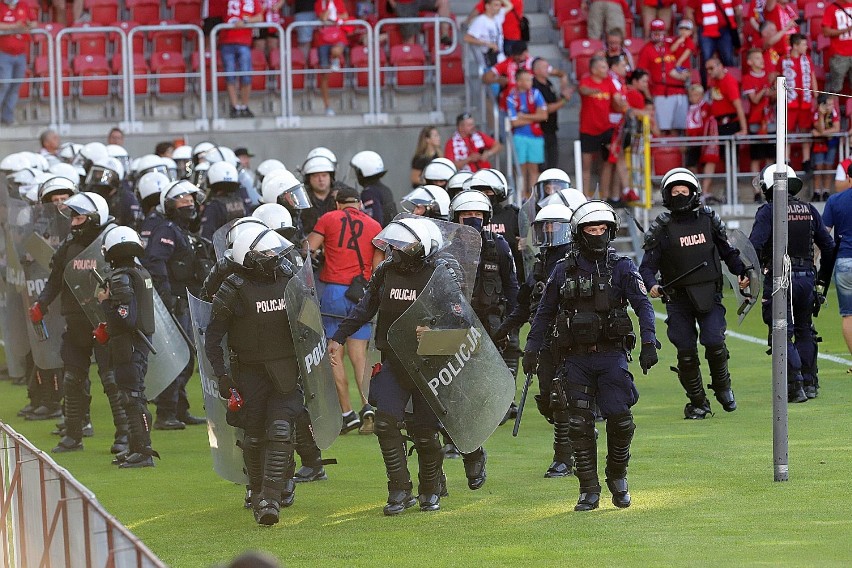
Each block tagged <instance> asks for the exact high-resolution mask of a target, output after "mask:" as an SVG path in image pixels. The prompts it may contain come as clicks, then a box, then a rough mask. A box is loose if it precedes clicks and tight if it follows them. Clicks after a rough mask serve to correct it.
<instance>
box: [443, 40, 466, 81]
mask: <svg viewBox="0 0 852 568" xmlns="http://www.w3.org/2000/svg"><path fill="white" fill-rule="evenodd" d="M462 54H463V51H462V46H461V45H459V46H458V47H456V49H455V51H453V52H452V53H450V54H449V55H442V56H441V84H442V85H464V59H463V58H462Z"/></svg>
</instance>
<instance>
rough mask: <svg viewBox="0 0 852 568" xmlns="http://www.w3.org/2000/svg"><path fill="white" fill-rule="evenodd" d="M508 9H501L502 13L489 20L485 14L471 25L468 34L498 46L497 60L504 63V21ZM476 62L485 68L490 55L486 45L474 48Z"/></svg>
mask: <svg viewBox="0 0 852 568" xmlns="http://www.w3.org/2000/svg"><path fill="white" fill-rule="evenodd" d="M506 13H507V10H506V8H501V9H500V12H499V13H498V14H497V15H496V16H494V17H493V18H489V17H488V16H486V15H485V14H480V15H479V16H477V17H476V18H474V20H473V21H472V22H471V23H470V27H469V28H468V29H467V33H469V34H470V35H472V36H473V37H475V38H476V39H478V40H480V41H486V42H488V43H493V44H496V45H497V51H498V55H497V59H498V61H502V60H503V58H504V57H505V56H504V55H503V20H505V19H506ZM474 53H476V60H477V61H478V62H479V65H480V67H482V68H484V67H485V54H486V53H488V48H487V47H485V46H484V45H477V46H474Z"/></svg>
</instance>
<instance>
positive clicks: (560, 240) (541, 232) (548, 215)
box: [532, 203, 574, 248]
mask: <svg viewBox="0 0 852 568" xmlns="http://www.w3.org/2000/svg"><path fill="white" fill-rule="evenodd" d="M573 214H574V211H572V210H571V209H570V208H569V207H566V206H565V205H562V204H561V203H554V204H552V205H546V206H544V207H542V208H541V211H539V212H538V214H537V215H536V216H535V221H533V224H532V241H533V245H534V246H537V247H541V248H547V247H555V246H559V245H564V244H566V243H570V242H571V216H572V215H573Z"/></svg>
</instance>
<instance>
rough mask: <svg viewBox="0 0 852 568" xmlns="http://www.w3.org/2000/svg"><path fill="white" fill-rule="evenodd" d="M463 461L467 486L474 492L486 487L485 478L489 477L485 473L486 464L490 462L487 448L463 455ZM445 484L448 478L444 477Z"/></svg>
mask: <svg viewBox="0 0 852 568" xmlns="http://www.w3.org/2000/svg"><path fill="white" fill-rule="evenodd" d="M462 459H463V460H464V474H465V476H466V477H467V486H468V487H469V488H470V489H472V490H473V491H476V490H477V489H479V488H480V487H482V486H483V485H485V478H486V477H488V474H487V473H486V471H485V462H487V461H488V454H487V453H485V448H478V449H476V450H474V451H472V452H471V453H469V454H462ZM442 475H443V472H442ZM443 483H446V476H444V477H443ZM439 493H440V492H439Z"/></svg>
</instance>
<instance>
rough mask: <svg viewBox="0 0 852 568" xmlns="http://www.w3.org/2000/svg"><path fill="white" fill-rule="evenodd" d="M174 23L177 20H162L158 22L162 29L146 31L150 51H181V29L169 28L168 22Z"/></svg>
mask: <svg viewBox="0 0 852 568" xmlns="http://www.w3.org/2000/svg"><path fill="white" fill-rule="evenodd" d="M175 23H177V22H171V21H167V20H163V21H162V22H160V27H161V28H163V29H162V31H160V30H157V31H155V32H148V39H150V40H151V52H152V53H157V52H161V53H167V52H168V53H183V31H182V30H173V29H171V28H169V25H170V24H175Z"/></svg>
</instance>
